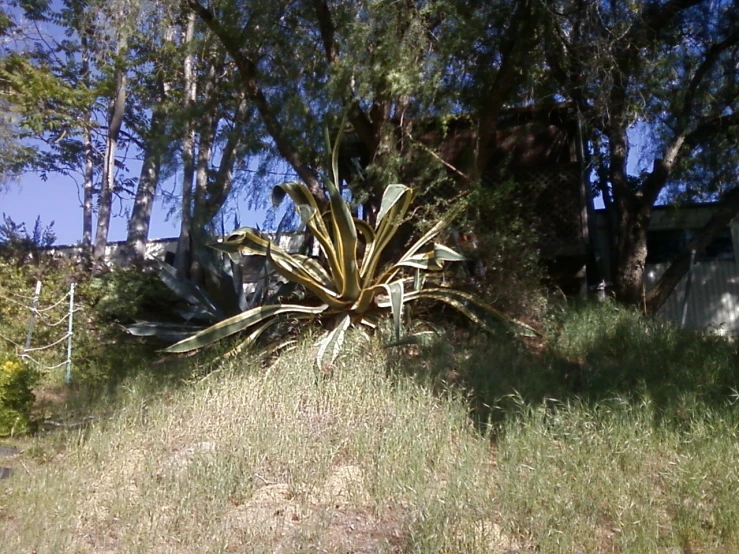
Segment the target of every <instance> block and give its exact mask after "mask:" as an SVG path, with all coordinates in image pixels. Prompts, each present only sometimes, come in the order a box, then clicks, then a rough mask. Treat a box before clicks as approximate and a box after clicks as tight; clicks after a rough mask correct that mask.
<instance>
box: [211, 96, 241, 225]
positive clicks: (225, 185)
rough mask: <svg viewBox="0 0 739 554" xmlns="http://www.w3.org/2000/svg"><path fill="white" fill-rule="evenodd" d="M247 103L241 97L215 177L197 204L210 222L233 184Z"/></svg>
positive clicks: (226, 197)
mask: <svg viewBox="0 0 739 554" xmlns="http://www.w3.org/2000/svg"><path fill="white" fill-rule="evenodd" d="M248 113H249V112H248V103H247V102H246V99H245V98H242V99H241V101H240V102H239V105H238V107H237V108H236V114H235V117H234V122H233V127H232V128H231V131H229V133H228V138H227V140H226V144H225V146H224V147H223V151H222V153H221V160H220V162H219V165H218V170H217V171H216V175H215V179H213V181H212V182H211V183H210V188H209V190H208V191H207V192H208V194H207V196H206V197H205V200H204V202H203V203H202V204H201V205H200V206H199V209H201V210H202V216H201V217H202V219H203V220H204V221H208V222H210V221H211V220H212V219H213V218H214V217H215V216H216V214H218V212H219V211H220V210H221V208H222V207H223V204H224V203H225V202H226V200H227V199H228V196H229V194H230V193H231V187H232V186H233V169H234V164H235V163H236V149H237V148H238V146H239V144H240V143H241V138H242V133H243V129H244V127H245V126H246V121H247V119H248Z"/></svg>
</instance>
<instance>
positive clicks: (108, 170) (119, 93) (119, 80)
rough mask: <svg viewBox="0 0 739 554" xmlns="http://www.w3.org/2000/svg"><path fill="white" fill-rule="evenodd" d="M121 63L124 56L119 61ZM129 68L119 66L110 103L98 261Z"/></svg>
mask: <svg viewBox="0 0 739 554" xmlns="http://www.w3.org/2000/svg"><path fill="white" fill-rule="evenodd" d="M126 41H127V37H126V36H125V35H122V36H121V37H120V39H119V41H118V48H117V51H116V55H117V57H120V56H122V55H124V54H125V52H126V48H127V44H126ZM116 63H117V64H120V63H121V61H120V59H118V60H116ZM126 84H127V77H126V70H125V68H123V67H118V68H117V69H116V73H115V92H114V96H113V98H111V100H110V104H109V106H108V140H107V145H106V148H105V160H104V162H103V182H102V186H101V189H100V199H99V203H98V221H97V231H96V233H95V248H94V253H93V254H94V258H95V262H96V263H100V262H102V261H104V258H105V247H106V246H107V244H108V231H109V229H110V215H111V211H112V206H113V191H114V187H115V155H116V150H117V148H118V136H119V134H120V131H121V126H122V124H123V114H124V112H125V109H126Z"/></svg>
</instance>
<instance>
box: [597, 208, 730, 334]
mask: <svg viewBox="0 0 739 554" xmlns="http://www.w3.org/2000/svg"><path fill="white" fill-rule="evenodd" d="M714 209H715V207H714V206H712V205H705V206H696V207H692V208H684V209H682V210H679V211H678V210H676V209H670V208H664V209H656V210H655V211H654V214H653V217H652V222H651V225H650V230H663V229H697V228H700V227H702V226H703V225H705V223H706V222H707V221H708V219H709V218H710V217H711V215H712V214H713V212H714ZM730 228H731V236H732V242H733V248H734V257H733V259H727V260H708V261H697V262H696V263H695V265H694V266H693V269H692V284H691V288H690V294H689V297H688V310H687V314H686V321H685V325H686V327H690V328H694V329H706V328H714V329H716V330H717V331H718V332H721V333H724V334H732V335H735V334H739V218H736V219H734V221H733V222H732V224H731V225H730ZM598 230H599V232H598V235H597V237H596V240H597V242H598V246H599V248H600V251H601V252H602V254H603V255H606V256H607V252H608V247H609V245H608V238H607V237H608V235H607V223H606V219H605V214H604V212H602V211H600V212H598ZM668 266H669V264H668V263H656V264H647V267H646V270H645V272H644V287H645V289H646V290H647V291H649V290H650V289H651V288H652V287H653V286H654V285H655V284H656V282H657V281H658V280H659V278H660V277H661V276H662V274H663V273H664V272H665V270H666V269H667V267H668ZM686 282H687V274H686V275H685V276H684V277H683V279H682V280H681V281H680V283H679V284H678V286H677V287H676V288H675V290H674V291H673V293H672V294H671V295H670V297H669V298H668V299H667V302H666V303H665V305H664V306H662V308H661V309H660V310H659V312H658V315H660V316H662V317H664V318H665V319H668V320H670V321H674V322H675V323H678V324H679V323H680V322H681V321H682V314H683V303H684V299H685V283H686Z"/></svg>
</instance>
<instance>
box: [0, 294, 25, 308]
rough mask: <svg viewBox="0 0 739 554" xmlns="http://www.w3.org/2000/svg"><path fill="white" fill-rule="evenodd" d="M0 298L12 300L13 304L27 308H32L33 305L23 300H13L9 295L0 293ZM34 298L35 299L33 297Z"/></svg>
mask: <svg viewBox="0 0 739 554" xmlns="http://www.w3.org/2000/svg"><path fill="white" fill-rule="evenodd" d="M0 298H2V299H3V300H7V301H8V302H12V303H13V304H18V305H19V306H23V307H24V308H25V309H27V310H30V309H31V307H30V306H29V305H27V304H24V303H23V302H18V301H17V300H13V299H12V298H8V297H7V296H2V295H0ZM31 300H33V299H31Z"/></svg>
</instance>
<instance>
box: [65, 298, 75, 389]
mask: <svg viewBox="0 0 739 554" xmlns="http://www.w3.org/2000/svg"><path fill="white" fill-rule="evenodd" d="M73 322H74V283H72V284H71V285H69V326H68V327H67V371H66V372H65V374H64V384H65V385H69V384H71V383H72V326H73Z"/></svg>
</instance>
